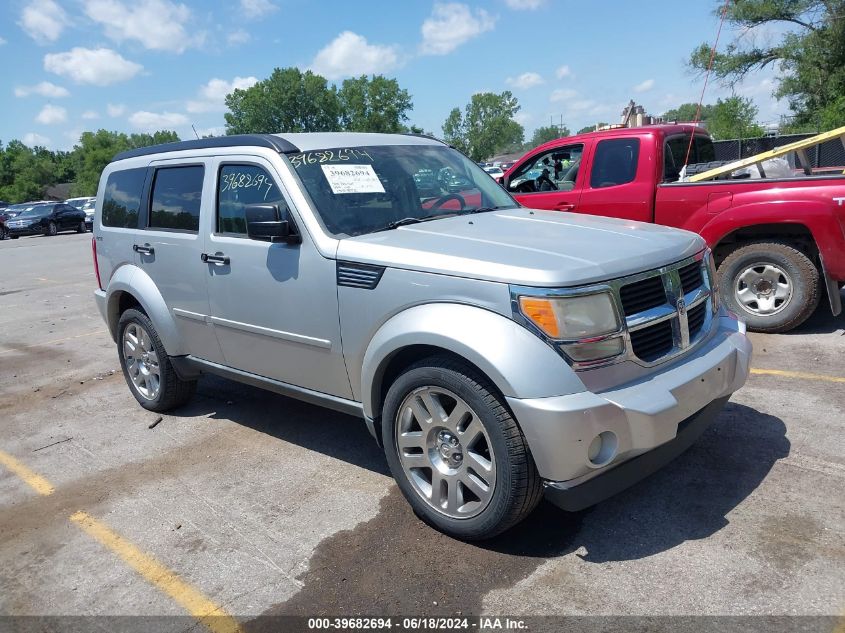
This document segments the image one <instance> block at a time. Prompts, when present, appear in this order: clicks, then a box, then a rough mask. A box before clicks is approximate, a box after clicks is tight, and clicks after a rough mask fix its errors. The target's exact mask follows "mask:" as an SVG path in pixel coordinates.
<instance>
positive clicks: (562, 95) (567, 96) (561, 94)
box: [549, 88, 578, 103]
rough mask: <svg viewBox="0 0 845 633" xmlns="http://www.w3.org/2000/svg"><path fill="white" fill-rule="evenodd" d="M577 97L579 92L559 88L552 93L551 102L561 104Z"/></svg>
mask: <svg viewBox="0 0 845 633" xmlns="http://www.w3.org/2000/svg"><path fill="white" fill-rule="evenodd" d="M577 96H578V91H577V90H572V89H570V88H559V89H558V90H554V91H552V94H551V95H549V101H552V102H556V103H559V102H561V101H570V100H572V99H574V98H575V97H577Z"/></svg>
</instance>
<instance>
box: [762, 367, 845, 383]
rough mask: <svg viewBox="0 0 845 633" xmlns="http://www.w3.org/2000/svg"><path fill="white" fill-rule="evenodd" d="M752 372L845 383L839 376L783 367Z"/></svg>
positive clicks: (844, 379)
mask: <svg viewBox="0 0 845 633" xmlns="http://www.w3.org/2000/svg"><path fill="white" fill-rule="evenodd" d="M751 373H752V374H757V375H758V376H781V377H783V378H802V379H804V380H821V381H823V382H841V383H845V378H840V377H839V376H824V375H822V374H808V373H806V372H803V371H783V370H781V369H756V368H752V369H751Z"/></svg>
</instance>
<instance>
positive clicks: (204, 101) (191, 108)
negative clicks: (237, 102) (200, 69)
mask: <svg viewBox="0 0 845 633" xmlns="http://www.w3.org/2000/svg"><path fill="white" fill-rule="evenodd" d="M256 83H258V79H256V78H255V77H235V78H234V79H233V80H232V81H226V80H225V79H217V78H214V79H212V80H211V81H209V82H208V83H207V84H205V85H204V86H203V87H202V88H200V89H199V98H198V99H196V100H193V101H188V103H187V105H186V108H185V109H186V110H187V111H188V112H193V113H196V112H223V111H225V110H226V104H225V102H224V99H225V98H226V95H227V94H229V93H230V92H232V91H233V90H235V89H240V90H244V89H246V88H249V87H250V86H254V85H255V84H256Z"/></svg>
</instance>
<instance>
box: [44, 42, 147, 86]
mask: <svg viewBox="0 0 845 633" xmlns="http://www.w3.org/2000/svg"><path fill="white" fill-rule="evenodd" d="M143 68H144V67H143V66H141V64H136V63H135V62H131V61H129V60H128V59H124V58H123V57H122V56H121V55H119V54H118V53H115V52H114V51H113V50H111V49H109V48H94V49H91V48H82V47H79V46H77V47H75V48H72V49H71V50H70V51H68V52H67V53H50V54H47V55H45V56H44V69H45V70H47V71H48V72H51V73H55V74H57V75H62V76H65V77H70V78H71V79H72V80H73V81H75V82H76V83H79V84H93V85H95V86H108V85H109V84H114V83H117V82H120V81H126V80H127V79H132V77H134V76H135V75H137V74H138V73H139V72H141V70H143Z"/></svg>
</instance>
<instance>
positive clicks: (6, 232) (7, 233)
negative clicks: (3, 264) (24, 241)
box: [0, 224, 9, 240]
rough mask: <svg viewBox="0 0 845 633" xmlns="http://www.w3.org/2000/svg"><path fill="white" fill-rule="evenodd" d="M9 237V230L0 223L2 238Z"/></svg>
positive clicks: (0, 236)
mask: <svg viewBox="0 0 845 633" xmlns="http://www.w3.org/2000/svg"><path fill="white" fill-rule="evenodd" d="M7 239H9V230H8V229H7V228H6V227H5V226H3V225H2V224H0V240H7Z"/></svg>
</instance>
